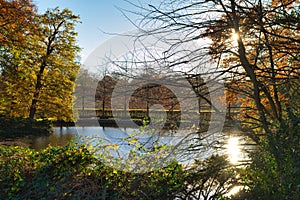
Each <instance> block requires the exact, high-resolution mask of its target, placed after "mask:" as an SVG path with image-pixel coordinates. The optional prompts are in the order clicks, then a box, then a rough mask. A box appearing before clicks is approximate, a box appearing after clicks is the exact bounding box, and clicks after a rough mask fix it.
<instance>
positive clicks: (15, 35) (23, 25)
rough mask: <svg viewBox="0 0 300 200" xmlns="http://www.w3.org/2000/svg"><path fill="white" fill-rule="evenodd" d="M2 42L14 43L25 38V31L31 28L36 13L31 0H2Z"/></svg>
mask: <svg viewBox="0 0 300 200" xmlns="http://www.w3.org/2000/svg"><path fill="white" fill-rule="evenodd" d="M0 12H1V15H0V34H1V37H0V42H1V44H2V45H9V43H11V42H14V45H15V44H16V42H18V41H19V40H23V37H24V33H25V32H26V31H28V30H30V29H31V28H30V26H31V25H32V22H33V20H31V19H32V17H33V16H34V15H35V12H36V11H35V9H34V6H33V4H32V3H31V1H22V0H14V1H6V0H0Z"/></svg>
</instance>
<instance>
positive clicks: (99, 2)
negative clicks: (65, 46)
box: [33, 0, 147, 61]
mask: <svg viewBox="0 0 300 200" xmlns="http://www.w3.org/2000/svg"><path fill="white" fill-rule="evenodd" d="M141 1H142V2H143V1H144V2H146V1H147V0H141ZM33 2H34V3H35V4H36V6H37V8H38V11H39V12H40V13H43V12H44V11H45V10H46V9H47V8H55V7H56V6H58V7H60V8H61V9H63V8H69V9H70V10H72V11H73V12H74V14H77V15H80V18H81V21H82V24H79V25H78V26H77V31H78V44H79V45H80V46H81V47H82V48H83V50H82V52H81V56H82V61H84V59H85V58H86V57H87V56H88V55H89V54H90V53H91V52H92V51H93V50H94V49H95V48H96V47H97V46H99V44H101V43H103V42H104V41H105V40H107V39H109V38H110V37H112V36H111V35H109V34H106V33H103V31H104V32H109V33H124V32H127V31H130V30H133V29H134V26H133V25H132V24H131V23H130V22H129V21H128V20H127V19H126V18H125V17H124V16H123V14H122V13H121V11H120V10H118V8H117V7H120V8H124V9H128V10H134V9H135V10H136V8H134V7H133V6H132V5H130V4H129V3H127V2H125V1H124V0H33ZM131 17H133V16H131ZM133 20H134V19H133Z"/></svg>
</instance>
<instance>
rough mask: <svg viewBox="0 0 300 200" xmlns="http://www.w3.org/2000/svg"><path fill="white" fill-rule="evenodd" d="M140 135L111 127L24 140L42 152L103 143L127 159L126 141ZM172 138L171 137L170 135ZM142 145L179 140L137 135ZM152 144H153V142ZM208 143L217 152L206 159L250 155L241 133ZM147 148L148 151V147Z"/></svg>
mask: <svg viewBox="0 0 300 200" xmlns="http://www.w3.org/2000/svg"><path fill="white" fill-rule="evenodd" d="M138 132H139V131H138V130H137V129H130V128H127V129H124V128H122V129H119V128H110V127H105V128H103V127H68V128H67V127H63V128H57V127H55V128H54V133H53V134H51V135H50V136H31V137H26V138H25V139H24V140H22V141H23V142H24V143H26V144H28V145H29V147H30V148H33V149H36V150H41V149H44V148H46V147H48V146H49V145H51V146H64V145H66V144H67V143H68V142H70V141H71V140H76V142H78V143H85V142H87V141H88V142H89V143H91V144H92V145H97V143H100V142H102V143H103V144H106V145H109V144H117V145H118V146H119V148H120V149H121V151H120V153H121V156H128V155H127V154H128V152H129V151H130V150H131V149H132V147H130V145H129V144H128V141H127V140H124V138H129V137H130V136H132V135H136V134H137V133H138ZM169 135H170V134H169ZM138 137H139V140H140V142H143V143H144V144H145V147H146V148H151V147H150V146H149V145H150V144H151V143H153V142H155V141H156V140H159V141H160V144H174V143H175V144H176V143H178V140H176V138H175V137H173V136H162V135H160V136H158V137H154V136H151V137H150V136H149V135H148V134H139V135H138ZM150 140H151V141H150ZM209 140H210V141H207V142H208V143H209V142H211V143H214V144H212V145H213V146H214V147H215V148H211V149H207V150H205V151H206V152H205V154H206V155H210V154H212V153H220V154H228V156H229V159H230V162H231V163H232V164H239V163H240V161H241V160H242V161H245V160H246V159H247V153H246V151H244V150H245V149H247V148H248V147H247V146H246V145H245V143H247V138H245V136H243V135H241V133H240V132H238V131H231V132H229V133H226V134H215V135H213V136H211V138H210V139H209ZM147 145H148V147H147Z"/></svg>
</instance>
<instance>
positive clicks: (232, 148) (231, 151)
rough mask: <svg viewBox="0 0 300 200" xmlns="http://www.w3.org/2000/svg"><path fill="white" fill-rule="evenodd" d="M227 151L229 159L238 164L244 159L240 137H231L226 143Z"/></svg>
mask: <svg viewBox="0 0 300 200" xmlns="http://www.w3.org/2000/svg"><path fill="white" fill-rule="evenodd" d="M225 148H226V153H227V154H228V158H229V161H230V162H231V163H232V164H233V165H236V164H238V162H239V161H240V160H242V159H243V155H242V152H241V145H240V142H239V138H238V137H229V139H228V141H227V144H226V147H225Z"/></svg>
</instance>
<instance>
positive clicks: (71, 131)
mask: <svg viewBox="0 0 300 200" xmlns="http://www.w3.org/2000/svg"><path fill="white" fill-rule="evenodd" d="M75 136H76V128H75V127H71V128H65V127H64V128H54V133H52V134H51V135H48V136H32V137H30V138H27V139H26V141H25V142H26V143H27V144H28V145H29V147H30V148H33V149H35V150H41V149H45V148H47V147H48V146H65V145H67V144H68V142H70V141H71V140H72V139H73V138H74V137H75Z"/></svg>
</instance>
